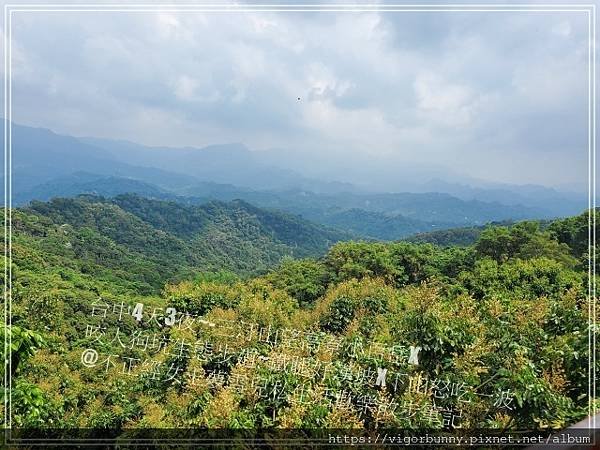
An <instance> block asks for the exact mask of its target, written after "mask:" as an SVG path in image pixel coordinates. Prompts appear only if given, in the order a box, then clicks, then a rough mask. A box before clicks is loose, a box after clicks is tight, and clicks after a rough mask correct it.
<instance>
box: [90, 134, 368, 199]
mask: <svg viewBox="0 0 600 450" xmlns="http://www.w3.org/2000/svg"><path fill="white" fill-rule="evenodd" d="M81 141H82V142H84V143H86V144H89V145H93V146H95V147H98V148H100V149H102V150H103V151H105V152H108V153H109V154H111V155H112V156H113V157H114V158H116V159H118V160H119V161H121V162H124V163H127V164H132V165H137V166H150V167H160V168H163V169H165V170H169V171H172V172H177V173H182V174H186V175H189V176H193V177H195V178H196V179H200V180H203V181H211V182H216V183H221V184H235V185H237V186H244V187H248V188H252V189H259V190H269V189H275V190H280V189H290V188H300V189H310V190H312V191H314V192H340V191H353V190H356V188H355V187H354V186H352V185H351V184H349V183H339V182H328V181H322V180H318V179H314V178H310V177H306V176H303V175H301V174H300V173H298V172H297V171H295V170H294V169H293V168H291V167H282V166H279V165H276V164H274V163H270V162H269V161H267V160H265V159H264V158H263V157H262V153H261V152H253V151H251V150H249V149H248V148H247V147H246V146H245V145H243V144H240V143H233V144H219V145H210V146H207V147H203V148H189V147H184V148H175V147H173V148H171V147H147V146H143V145H139V144H135V143H132V142H127V141H117V140H110V139H98V138H81Z"/></svg>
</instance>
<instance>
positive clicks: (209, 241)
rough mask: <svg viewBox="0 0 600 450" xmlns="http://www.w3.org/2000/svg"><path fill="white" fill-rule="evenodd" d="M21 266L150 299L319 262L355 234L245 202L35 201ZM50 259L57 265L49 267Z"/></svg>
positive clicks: (22, 219) (20, 244)
mask: <svg viewBox="0 0 600 450" xmlns="http://www.w3.org/2000/svg"><path fill="white" fill-rule="evenodd" d="M13 232H14V233H15V234H14V240H13V251H14V258H15V261H16V262H17V263H19V262H21V261H22V260H21V259H20V258H21V252H22V251H23V252H24V253H23V256H22V258H23V260H26V261H27V264H31V263H32V261H31V260H30V259H29V258H30V255H29V252H30V251H33V250H35V251H38V252H40V254H41V255H43V256H41V255H40V256H39V257H38V258H36V259H35V260H36V261H40V265H38V266H36V268H38V269H40V270H42V268H43V267H44V265H45V264H46V265H51V266H52V267H55V268H56V269H57V270H58V269H59V268H61V269H66V268H73V269H74V270H77V271H80V272H81V273H84V274H90V276H92V275H93V277H94V278H95V279H98V280H103V281H105V282H106V283H115V284H116V285H118V286H121V287H123V288H126V289H131V290H134V291H139V292H143V293H150V292H159V291H160V289H162V287H163V285H164V283H165V282H167V281H173V280H175V279H183V278H185V277H190V276H192V275H193V274H194V273H197V272H204V271H217V270H229V271H232V272H235V273H237V274H240V275H250V274H257V273H261V272H264V271H265V270H267V268H269V267H272V266H274V265H276V264H277V263H278V262H279V261H280V260H281V258H282V257H284V256H292V257H307V256H318V255H321V254H323V253H325V251H326V250H327V248H328V247H329V246H330V245H332V244H333V243H334V242H337V241H339V240H342V239H344V238H347V235H345V234H343V233H339V232H336V231H331V230H328V229H325V228H323V227H320V226H317V225H314V224H311V223H309V222H306V221H304V220H301V219H299V218H297V217H294V216H291V215H287V214H283V213H278V212H267V211H263V210H260V209H258V208H255V207H253V206H251V205H248V204H246V203H244V202H240V201H234V202H230V203H222V202H211V203H207V204H204V205H202V206H183V205H180V204H177V203H172V202H166V201H159V200H148V199H145V198H143V197H139V196H137V195H131V194H127V195H120V196H117V197H115V198H113V199H104V198H102V197H95V196H81V197H78V198H74V199H60V198H59V199H54V200H52V201H51V202H48V203H43V202H35V201H34V202H32V203H31V205H30V206H29V207H27V208H23V209H18V210H15V211H14V212H13ZM48 259H50V260H51V261H49V260H48Z"/></svg>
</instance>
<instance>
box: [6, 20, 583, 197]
mask: <svg viewBox="0 0 600 450" xmlns="http://www.w3.org/2000/svg"><path fill="white" fill-rule="evenodd" d="M14 14H15V15H14V16H13V33H12V46H13V47H12V48H13V50H12V51H13V61H12V64H13V68H12V81H13V121H15V122H16V123H21V124H25V125H31V126H40V127H45V128H50V129H52V130H53V131H55V132H57V133H63V134H70V135H74V136H95V137H105V138H116V139H127V140H131V141H134V142H139V143H143V144H147V145H156V146H194V147H202V146H206V145H210V144H218V143H229V142H241V143H244V144H245V145H247V146H248V147H249V148H251V149H253V150H257V151H259V150H269V149H271V150H272V149H276V150H277V151H278V152H281V155H282V158H285V157H287V156H285V155H291V156H290V157H294V158H296V159H297V160H298V161H300V160H302V161H304V163H305V166H306V167H308V169H307V170H311V167H312V169H313V172H314V174H316V175H319V173H320V172H319V171H320V170H321V171H323V170H325V169H324V168H327V170H329V172H328V173H329V174H331V173H334V172H335V171H336V167H337V165H336V161H339V162H340V164H339V168H338V169H337V170H339V171H340V175H339V177H338V178H339V179H342V180H343V179H344V173H345V172H347V173H348V174H350V173H353V171H354V172H359V171H360V170H361V167H363V166H365V165H368V164H371V166H373V167H377V165H378V164H379V165H380V166H381V167H385V168H386V169H388V170H389V169H390V168H393V167H396V165H398V166H402V165H403V164H420V165H428V164H431V165H436V166H437V167H438V168H439V167H442V168H447V169H448V171H452V172H458V173H461V174H465V175H467V176H470V177H475V178H479V179H485V180H491V181H498V182H507V183H516V184H528V183H535V184H543V185H548V186H563V185H569V186H571V185H573V184H578V185H580V186H581V185H584V186H585V185H587V165H588V43H589V41H588V39H589V37H588V19H587V16H586V14H585V13H582V12H578V13H568V12H542V13H533V12H484V13H476V12H427V13H411V12H285V13H280V12H226V13H216V12H212V13H209V12H205V13H189V12H188V13H167V12H164V13H161V12H148V13H140V12H137V13H135V12H134V13H132V12H125V13H123V12H20V13H14ZM3 35H4V33H3ZM298 99H300V100H298ZM342 162H343V163H342Z"/></svg>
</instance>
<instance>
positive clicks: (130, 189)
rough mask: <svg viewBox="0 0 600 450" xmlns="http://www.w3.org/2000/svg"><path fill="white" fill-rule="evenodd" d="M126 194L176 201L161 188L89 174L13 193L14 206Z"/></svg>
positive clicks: (77, 174)
mask: <svg viewBox="0 0 600 450" xmlns="http://www.w3.org/2000/svg"><path fill="white" fill-rule="evenodd" d="M124 193H133V194H139V195H143V196H144V197H149V198H161V199H165V197H172V198H175V197H176V196H175V195H173V194H169V193H168V192H166V191H165V190H163V189H160V188H158V187H157V186H154V185H152V184H150V183H145V182H143V181H139V180H135V179H132V178H123V177H115V176H108V177H106V176H103V175H98V174H92V173H88V172H75V173H72V174H69V175H64V176H61V177H58V178H55V179H52V180H50V181H47V182H45V183H42V184H39V185H37V186H34V187H33V188H31V189H29V190H27V191H19V190H17V191H15V192H14V193H13V205H15V206H19V205H23V204H25V203H27V202H29V201H30V200H33V199H35V200H41V201H47V200H51V199H53V198H55V197H76V196H78V195H80V194H94V195H99V196H104V197H114V196H116V195H119V194H124Z"/></svg>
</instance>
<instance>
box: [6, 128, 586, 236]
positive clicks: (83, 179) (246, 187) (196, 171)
mask: <svg viewBox="0 0 600 450" xmlns="http://www.w3.org/2000/svg"><path fill="white" fill-rule="evenodd" d="M2 132H3V130H2ZM12 153H13V165H12V169H13V170H12V180H13V190H12V199H13V204H15V205H23V204H26V203H27V202H28V201H30V200H32V199H37V200H43V201H46V200H49V199H52V198H54V197H72V196H76V195H78V194H94V195H101V196H105V197H114V196H116V195H119V194H123V193H136V194H139V195H141V196H144V197H147V198H151V199H159V200H169V201H177V202H178V203H181V204H187V205H198V204H202V203H206V202H208V201H210V200H220V201H231V200H236V199H240V200H244V201H245V202H248V203H250V204H253V205H256V206H258V207H261V208H270V209H277V210H281V211H286V212H288V213H292V214H295V215H300V216H302V217H304V218H305V219H307V220H310V221H313V222H316V223H319V224H322V225H329V226H335V227H339V228H341V229H342V230H344V231H347V232H350V233H358V234H360V235H361V236H365V237H367V236H368V237H374V238H377V239H386V240H387V239H392V240H393V239H400V238H402V237H405V236H407V235H409V234H413V233H416V232H426V231H430V230H431V229H443V228H454V227H459V226H477V225H482V224H485V223H488V222H491V221H501V220H522V219H530V218H536V219H539V218H551V217H554V216H557V215H566V214H574V213H579V212H581V211H582V210H583V209H585V207H586V204H585V202H583V201H581V198H580V197H581V196H578V195H577V194H566V193H559V192H557V191H555V190H552V189H548V188H543V187H539V186H523V187H520V188H519V187H515V186H509V185H500V186H498V185H490V186H491V187H490V188H489V189H487V188H486V189H484V188H474V187H471V186H467V185H463V184H459V183H449V182H447V181H444V180H441V179H436V180H432V181H430V182H426V183H424V184H420V185H415V190H420V192H418V193H411V192H403V193H377V192H364V191H361V190H360V189H358V188H357V187H355V186H352V185H350V184H344V183H339V182H335V181H334V182H328V181H319V180H314V179H310V178H306V177H304V176H303V175H301V174H299V173H298V172H296V171H295V170H292V169H288V168H279V167H276V165H275V164H276V163H277V164H279V163H282V161H281V160H278V159H277V158H276V157H275V155H274V153H273V152H253V151H250V150H248V149H247V148H246V147H245V146H244V145H242V144H227V145H214V146H209V147H205V148H203V149H194V148H168V147H146V146H143V145H139V144H134V143H131V142H125V141H113V140H106V139H95V138H85V139H76V138H73V137H69V136H61V135H58V134H55V133H53V132H51V131H49V130H45V129H39V128H31V127H24V126H20V125H13V152H12ZM271 160H272V161H273V163H272V164H271V163H270V161H271ZM421 169H422V170H425V169H424V168H421ZM436 173H437V172H436ZM431 191H437V192H431ZM447 192H452V194H448V193H447Z"/></svg>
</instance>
